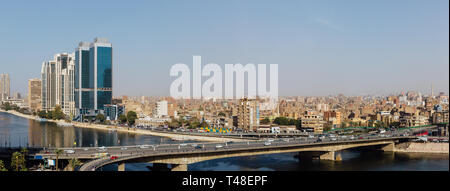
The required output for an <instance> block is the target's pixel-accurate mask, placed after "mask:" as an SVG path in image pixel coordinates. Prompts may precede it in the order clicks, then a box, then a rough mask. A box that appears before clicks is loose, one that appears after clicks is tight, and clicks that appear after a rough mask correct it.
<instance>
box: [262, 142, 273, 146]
mask: <svg viewBox="0 0 450 191" xmlns="http://www.w3.org/2000/svg"><path fill="white" fill-rule="evenodd" d="M271 144H272V143H270V142H265V143H264V145H265V146H269V145H271Z"/></svg>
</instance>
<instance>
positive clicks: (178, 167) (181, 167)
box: [171, 164, 187, 171]
mask: <svg viewBox="0 0 450 191" xmlns="http://www.w3.org/2000/svg"><path fill="white" fill-rule="evenodd" d="M171 171H187V164H172V169H171Z"/></svg>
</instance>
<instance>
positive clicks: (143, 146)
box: [139, 145, 148, 149]
mask: <svg viewBox="0 0 450 191" xmlns="http://www.w3.org/2000/svg"><path fill="white" fill-rule="evenodd" d="M139 148H140V149H148V145H141V146H139Z"/></svg>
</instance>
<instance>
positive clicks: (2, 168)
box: [0, 160, 8, 171]
mask: <svg viewBox="0 0 450 191" xmlns="http://www.w3.org/2000/svg"><path fill="white" fill-rule="evenodd" d="M0 171H8V170H7V169H6V168H5V164H4V163H3V161H2V160H0Z"/></svg>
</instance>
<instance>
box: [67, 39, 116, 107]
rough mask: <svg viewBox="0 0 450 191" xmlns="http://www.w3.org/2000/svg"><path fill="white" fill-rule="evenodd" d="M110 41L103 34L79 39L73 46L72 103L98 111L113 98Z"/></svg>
mask: <svg viewBox="0 0 450 191" xmlns="http://www.w3.org/2000/svg"><path fill="white" fill-rule="evenodd" d="M112 64H113V62H112V45H111V43H109V41H108V40H107V39H105V38H95V39H94V42H93V43H88V42H80V44H79V45H78V47H77V48H76V49H75V107H76V108H77V111H78V112H79V114H82V115H92V114H97V113H98V112H99V111H100V110H103V109H104V105H106V104H111V100H112Z"/></svg>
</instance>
